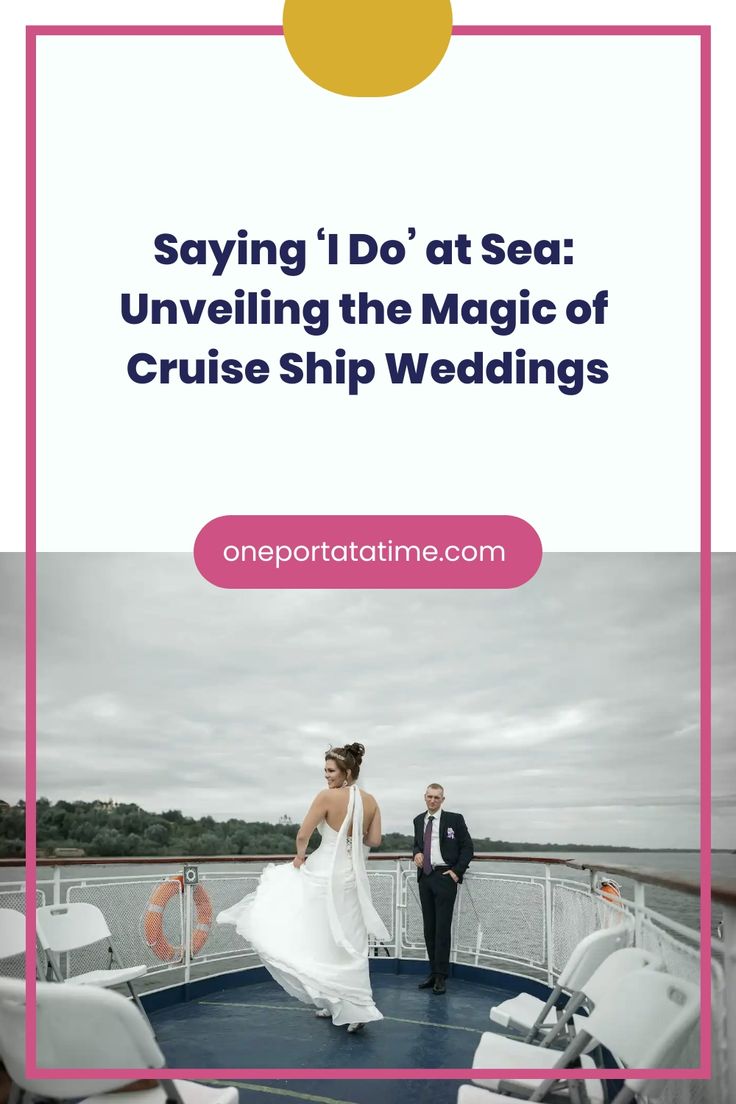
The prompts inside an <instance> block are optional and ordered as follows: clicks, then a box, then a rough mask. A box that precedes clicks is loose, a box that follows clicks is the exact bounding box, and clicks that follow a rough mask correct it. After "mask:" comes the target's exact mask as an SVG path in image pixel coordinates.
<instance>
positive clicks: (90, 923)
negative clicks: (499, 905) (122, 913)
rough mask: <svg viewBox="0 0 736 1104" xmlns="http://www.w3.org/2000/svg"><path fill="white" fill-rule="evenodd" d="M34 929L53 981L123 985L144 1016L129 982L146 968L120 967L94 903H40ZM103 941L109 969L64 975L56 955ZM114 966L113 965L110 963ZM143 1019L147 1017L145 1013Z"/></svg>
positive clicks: (110, 938)
mask: <svg viewBox="0 0 736 1104" xmlns="http://www.w3.org/2000/svg"><path fill="white" fill-rule="evenodd" d="M36 932H37V933H38V939H39V942H40V944H41V947H42V948H43V950H44V953H45V954H46V957H47V959H48V962H49V964H50V966H51V970H52V973H53V975H54V977H55V979H56V981H60V982H64V984H66V985H91V986H94V987H96V988H103V989H109V988H110V987H112V986H114V985H126V986H127V988H128V990H129V992H130V995H131V996H132V998H133V1000H134V1001H135V1003H136V1004H137V1005H138V1008H139V1009H140V1011H141V1012H142V1014H143V1015H144V1016H146V1013H145V1010H144V1008H143V1005H142V1004H141V1002H140V999H139V997H138V994H137V992H136V991H135V989H134V988H133V984H132V983H133V981H135V979H136V978H141V977H143V975H144V974H146V973H148V967H147V966H145V965H143V964H141V965H138V966H123V965H122V964H120V959H119V956H118V954H117V951H116V950H115V948H114V946H113V942H112V935H111V934H110V929H109V927H108V926H107V921H106V920H105V917H104V916H103V914H102V912H101V911H100V909H98V908H97V906H96V905H90V904H87V903H86V902H83V901H80V902H76V903H73V904H65V905H44V906H43V907H42V908H39V909H37V910H36ZM102 940H104V941H106V942H107V946H108V954H109V956H110V968H109V969H103V970H87V971H86V972H85V973H81V974H72V975H71V976H70V977H66V978H65V977H64V976H63V975H62V972H61V966H60V963H59V959H58V956H59V955H60V954H64V953H65V952H68V951H76V950H80V949H81V948H82V947H89V946H90V945H91V944H92V943H98V942H100V941H102ZM113 963H116V964H117V965H115V966H113V965H112V964H113ZM146 1019H148V1017H147V1016H146Z"/></svg>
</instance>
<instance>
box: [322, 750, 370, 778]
mask: <svg viewBox="0 0 736 1104" xmlns="http://www.w3.org/2000/svg"><path fill="white" fill-rule="evenodd" d="M364 755H365V748H364V747H363V745H362V744H347V745H346V746H345V747H333V748H330V750H329V751H326V752H325V762H327V760H328V759H332V760H333V762H335V763H337V765H338V767H339V768H340V770H342V771H344V772H345V774H347V773H348V771H350V777H351V778H352V779H353V781H355V780H356V779H357V777H358V775H359V774H360V764H361V763H362V762H363V756H364Z"/></svg>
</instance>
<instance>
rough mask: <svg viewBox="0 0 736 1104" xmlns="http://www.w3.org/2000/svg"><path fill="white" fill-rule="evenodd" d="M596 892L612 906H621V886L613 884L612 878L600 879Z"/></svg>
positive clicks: (616, 883)
mask: <svg viewBox="0 0 736 1104" xmlns="http://www.w3.org/2000/svg"><path fill="white" fill-rule="evenodd" d="M598 892H599V893H600V895H601V897H605V899H606V900H607V901H611V903H612V904H614V905H620V904H621V886H620V885H619V883H618V882H614V880H613V878H601V880H600V884H599V886H598Z"/></svg>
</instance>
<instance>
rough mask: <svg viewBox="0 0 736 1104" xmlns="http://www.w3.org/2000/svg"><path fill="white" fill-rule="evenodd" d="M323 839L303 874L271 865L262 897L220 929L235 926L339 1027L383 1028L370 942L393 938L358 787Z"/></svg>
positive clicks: (297, 993)
mask: <svg viewBox="0 0 736 1104" xmlns="http://www.w3.org/2000/svg"><path fill="white" fill-rule="evenodd" d="M318 831H319V833H320V836H321V841H320V845H319V847H318V848H317V850H316V851H314V852H313V853H312V854H311V855H309V857H308V858H307V860H306V862H305V863H304V864H303V865H302V866H301V867H299V869H297V868H296V867H294V866H293V865H292V864H291V863H284V864H280V865H278V866H276V865H274V864H270V865H268V866H267V867H266V868H265V870H264V871H263V874H262V876H261V881H260V883H259V885H258V889H257V890H256V891H255V893H251V894H249V895H248V896H247V897H244V898H243V900H242V901H240V902H238V904H236V905H233V906H232V907H231V908H229V909H226V910H225V911H224V912H221V913H220V914H219V916H218V917H217V922H218V924H234V925H235V927H236V929H237V931H238V933H239V934H240V935H242V937H243V938H244V939H247V941H248V942H249V943H250V944H251V946H252V947H253V948H254V950H255V951H256V952H257V953H258V955H259V956H260V958H261V961H262V962H263V965H264V966H265V967H266V969H267V970H268V972H269V973H270V974H271V975H272V977H273V978H274V979H275V980H276V981H277V982H278V983H279V985H281V986H282V987H283V988H284V989H285V990H286V992H287V993H290V994H291V995H292V996H293V997H297V998H298V1000H300V1001H304V1003H305V1004H313V1005H315V1006H316V1007H317V1008H320V1009H322V1008H323V1009H327V1010H328V1011H329V1013H330V1015H331V1016H332V1022H333V1023H334V1024H350V1023H368V1022H369V1021H371V1020H381V1019H383V1016H382V1015H381V1013H380V1012H379V1011H378V1009H377V1008H376V1006H375V1004H374V1003H373V994H372V992H371V983H370V978H369V976H368V936H369V935H373V936H375V937H376V938H377V939H388V938H389V933H388V932H387V930H386V928H385V926H384V924H383V922H382V920H381V918H380V916H379V915H378V913H377V912H376V910H375V909H374V907H373V904H372V902H371V894H370V888H369V885H368V874H367V871H366V866H365V857H366V854H367V853H368V851H369V848H367V847H365V846H364V845H363V843H362V840H363V800H362V796H361V793H360V790H359V789H358V787H357V786H351V787H350V794H349V797H348V807H347V812H346V814H345V819H344V821H343V822H342V825H341V826H340V829H339V831H337V832H336V831H335V829H334V828H331V827H330V826H329V824H328V823H327V822H326V821H324V820H323V821H322V823H321V824H320V825H319V827H318ZM353 841H355V842H353Z"/></svg>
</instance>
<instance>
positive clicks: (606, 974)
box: [473, 947, 663, 1104]
mask: <svg viewBox="0 0 736 1104" xmlns="http://www.w3.org/2000/svg"><path fill="white" fill-rule="evenodd" d="M662 968H663V963H662V960H661V959H660V958H658V957H657V956H656V955H654V954H651V953H650V952H648V951H644V950H642V949H640V948H638V947H625V948H622V949H621V950H618V951H614V952H613V954H609V955H608V957H606V958H605V959H604V960H603V962H602V963H601V965H600V966H599V967H598V969H597V970H596V971H595V973H594V974H593V975H592V977H590V978H589V979H588V981H587V982H586V983H585V990H584V993H583V996H584V997H586V998H587V999H588V1000H589V1001H590V1002H591V1003H592V1004H593V1006H594V1010H595V1007H597V1006H598V1004H599V1003H600V1002H601V1001H604V1002H605V1001H606V999H608V998H609V997H610V995H611V993H613V992H614V991H615V990H616V989H617V988H618V987H619V986H620V984H621V981H622V980H623V979H624V978H625V977H627V976H628V975H629V974H630V973H633V972H638V973H641V972H642V971H643V970H649V971H651V972H654V971H657V970H661V969H662ZM582 1025H585V1026H584V1027H583V1026H582ZM580 1038H585V1042H584V1044H583V1046H582V1047H581V1048H580V1050H579V1052H578V1055H579V1058H580V1063H581V1065H582V1066H583V1068H585V1069H595V1062H594V1061H593V1059H592V1058H591V1057H590V1055H589V1054H585V1053H583V1052H584V1051H585V1050H590V1049H591V1048H592V1047H593V1046H595V1045H597V1042H599V1040H597V1039H596V1037H595V1036H592V1035H591V1033H590V1028H589V1017H587V1018H582V1017H581V1027H580V1029H579V1030H578V1032H577V1034H576V1036H575V1039H576V1040H577V1039H580ZM604 1045H605V1044H604ZM558 1058H559V1052H555V1051H553V1050H550V1049H549V1048H548V1047H544V1046H541V1045H537V1044H534V1043H526V1042H522V1041H521V1040H519V1039H510V1038H507V1037H506V1036H504V1035H498V1034H496V1033H492V1032H485V1033H484V1034H483V1035H482V1036H481V1040H480V1043H479V1044H478V1048H477V1050H476V1052H475V1056H474V1058H473V1069H504V1070H510V1069H519V1070H527V1069H528V1070H535V1069H539V1070H549V1069H551V1068H552V1067H553V1066H554V1065H555V1064H556V1059H558ZM473 1081H474V1083H475V1084H476V1085H480V1086H481V1087H483V1088H486V1089H494V1090H495V1089H498V1088H499V1085H501V1084H503V1087H504V1089H506V1091H509V1092H513V1091H514V1090H515V1089H518V1090H520V1091H521V1093H522V1095H526V1094H528V1093H530V1092H532V1091H533V1090H534V1089H535V1088H537V1087H538V1086H539V1085H540V1084H542V1081H543V1079H541V1078H534V1077H533V1076H532V1077H530V1078H516V1077H493V1076H491V1077H479V1078H473ZM586 1088H587V1090H588V1095H589V1097H590V1100H591V1102H593V1104H599V1102H601V1101H603V1100H604V1093H603V1086H602V1083H601V1082H600V1081H598V1080H589V1081H586Z"/></svg>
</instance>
